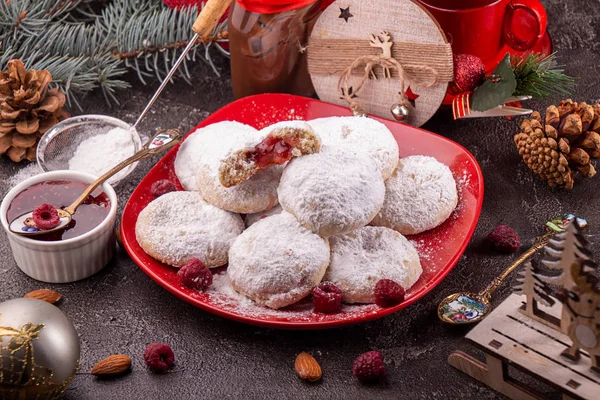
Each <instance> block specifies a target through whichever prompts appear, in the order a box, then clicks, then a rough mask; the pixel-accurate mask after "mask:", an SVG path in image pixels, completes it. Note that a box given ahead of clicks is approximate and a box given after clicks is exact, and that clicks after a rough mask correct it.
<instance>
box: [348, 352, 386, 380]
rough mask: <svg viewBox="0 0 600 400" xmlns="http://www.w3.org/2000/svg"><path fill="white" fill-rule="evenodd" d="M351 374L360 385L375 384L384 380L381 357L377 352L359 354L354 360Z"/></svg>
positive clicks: (383, 366) (383, 367)
mask: <svg viewBox="0 0 600 400" xmlns="http://www.w3.org/2000/svg"><path fill="white" fill-rule="evenodd" d="M353 372H354V376H355V377H356V378H358V380H359V381H361V382H362V383H375V382H377V381H379V380H381V379H383V378H385V365H383V356H382V355H381V354H380V353H379V352H378V351H369V352H367V353H363V354H361V355H360V356H358V358H357V359H356V360H354V369H353Z"/></svg>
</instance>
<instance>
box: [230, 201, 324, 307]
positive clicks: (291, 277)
mask: <svg viewBox="0 0 600 400" xmlns="http://www.w3.org/2000/svg"><path fill="white" fill-rule="evenodd" d="M328 264H329V244H328V242H327V240H326V239H322V238H320V237H319V236H317V235H315V234H314V233H312V232H311V231H309V230H307V229H306V228H304V227H302V226H301V225H300V224H299V223H298V221H297V220H296V219H295V218H294V216H293V215H290V214H288V213H285V212H284V213H281V214H279V215H274V216H271V217H268V218H265V219H262V220H260V221H258V222H257V223H255V224H254V225H252V226H251V227H250V228H248V229H246V231H244V233H242V234H241V235H240V236H239V237H238V238H237V239H236V240H235V242H234V243H233V245H232V246H231V249H230V250H229V267H227V275H228V276H229V280H230V281H231V285H232V286H233V288H234V289H235V290H237V291H238V292H239V293H242V294H243V295H245V296H247V297H249V298H251V299H252V300H254V301H255V302H256V303H258V304H260V305H265V306H267V307H270V308H275V309H277V308H281V307H285V306H287V305H290V304H293V303H296V302H297V301H299V300H300V299H302V298H304V297H306V296H307V295H308V294H310V292H311V290H312V289H313V288H314V287H315V286H316V285H318V284H319V282H321V279H322V278H323V275H324V274H325V269H327V265H328Z"/></svg>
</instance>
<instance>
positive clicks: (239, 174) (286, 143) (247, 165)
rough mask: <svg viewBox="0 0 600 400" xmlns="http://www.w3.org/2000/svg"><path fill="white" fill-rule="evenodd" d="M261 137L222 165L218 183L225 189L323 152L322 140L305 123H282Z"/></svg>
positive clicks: (232, 152) (266, 131)
mask: <svg viewBox="0 0 600 400" xmlns="http://www.w3.org/2000/svg"><path fill="white" fill-rule="evenodd" d="M260 135H261V136H260V139H258V140H257V141H256V142H254V143H253V145H252V146H245V147H243V148H239V149H234V150H232V151H231V152H230V153H229V154H228V155H226V156H225V158H224V159H223V160H222V161H221V166H220V168H219V181H220V182H221V184H222V185H223V186H225V187H232V186H235V185H239V184H240V183H242V182H243V181H245V180H246V179H248V178H250V177H251V176H253V175H255V174H256V173H257V172H259V171H262V170H264V169H267V168H269V167H272V166H275V165H282V164H284V163H286V162H288V161H289V160H290V159H291V158H292V157H299V156H301V155H304V154H312V153H317V152H319V150H320V149H321V139H319V137H318V136H317V135H316V134H315V132H314V131H313V129H312V128H311V127H310V125H309V124H307V123H306V122H303V121H284V122H279V123H277V124H274V125H271V126H269V127H267V128H265V129H263V130H262V131H260Z"/></svg>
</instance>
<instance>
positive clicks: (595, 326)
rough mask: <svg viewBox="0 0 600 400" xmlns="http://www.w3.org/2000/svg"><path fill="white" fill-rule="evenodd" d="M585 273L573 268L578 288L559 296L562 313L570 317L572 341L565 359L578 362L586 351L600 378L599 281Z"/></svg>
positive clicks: (579, 266) (575, 285)
mask: <svg viewBox="0 0 600 400" xmlns="http://www.w3.org/2000/svg"><path fill="white" fill-rule="evenodd" d="M588 266H590V264H589V263H588ZM585 269H586V268H585V267H584V266H583V265H580V264H577V263H574V264H572V265H571V271H570V272H571V273H570V276H571V279H572V280H573V282H574V283H575V284H574V286H573V287H571V288H570V289H565V288H563V289H562V290H561V291H560V292H559V293H558V298H559V300H560V301H561V302H562V303H563V311H566V312H567V313H568V314H569V321H570V325H569V327H568V330H567V333H568V335H569V338H571V340H572V341H573V344H572V345H571V347H569V348H568V349H566V350H565V351H563V352H562V355H563V356H564V357H567V358H569V359H570V360H573V361H579V359H580V358H581V354H580V350H581V349H584V350H586V351H587V352H588V354H589V357H590V359H591V360H592V370H593V371H596V372H597V373H599V374H600V291H599V290H598V287H597V285H598V278H596V277H595V276H593V275H590V273H589V272H585V271H584V270H585ZM563 315H564V313H563Z"/></svg>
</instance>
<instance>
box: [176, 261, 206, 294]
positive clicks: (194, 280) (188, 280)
mask: <svg viewBox="0 0 600 400" xmlns="http://www.w3.org/2000/svg"><path fill="white" fill-rule="evenodd" d="M177 276H178V277H179V280H180V281H181V284H182V285H183V286H187V287H189V288H191V289H198V290H206V289H208V287H209V286H210V285H212V281H213V276H212V273H211V272H210V270H209V269H208V268H206V266H205V265H204V263H203V262H202V261H200V260H199V259H197V258H192V259H190V260H189V261H188V262H187V263H185V265H184V266H183V267H181V269H180V270H179V271H177Z"/></svg>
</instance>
